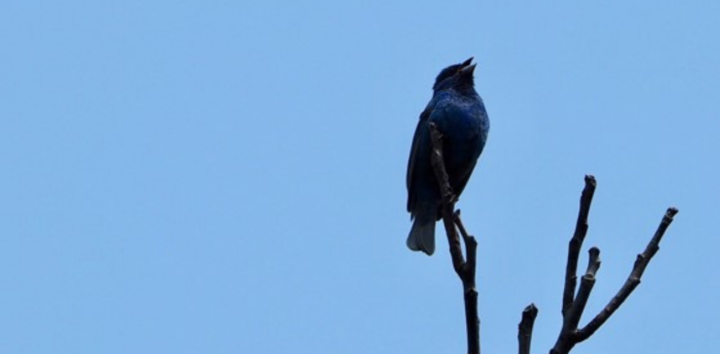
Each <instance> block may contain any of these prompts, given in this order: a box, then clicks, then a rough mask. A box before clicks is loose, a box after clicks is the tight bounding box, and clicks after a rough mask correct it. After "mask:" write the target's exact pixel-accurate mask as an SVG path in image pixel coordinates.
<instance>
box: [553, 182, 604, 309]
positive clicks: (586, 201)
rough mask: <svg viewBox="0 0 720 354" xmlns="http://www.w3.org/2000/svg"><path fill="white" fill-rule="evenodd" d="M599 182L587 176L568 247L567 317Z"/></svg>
mask: <svg viewBox="0 0 720 354" xmlns="http://www.w3.org/2000/svg"><path fill="white" fill-rule="evenodd" d="M596 186H597V181H595V177H593V176H592V175H585V188H584V189H583V191H582V196H581V197H580V211H579V212H578V218H577V223H576V224H575V233H574V234H573V237H572V239H570V243H569V245H568V262H567V268H566V269H565V290H564V291H563V302H562V303H563V305H562V314H563V316H565V314H566V312H567V311H568V310H569V309H570V306H572V302H573V299H574V298H573V296H574V294H575V286H576V285H577V265H578V258H579V256H580V249H581V248H582V244H583V241H584V240H585V235H587V231H588V214H589V213H590V204H591V203H592V199H593V195H594V194H595V187H596Z"/></svg>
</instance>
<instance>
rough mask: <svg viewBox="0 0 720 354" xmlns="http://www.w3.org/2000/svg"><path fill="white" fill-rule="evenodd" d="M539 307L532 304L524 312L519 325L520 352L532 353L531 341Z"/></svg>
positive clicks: (521, 353) (522, 353)
mask: <svg viewBox="0 0 720 354" xmlns="http://www.w3.org/2000/svg"><path fill="white" fill-rule="evenodd" d="M537 314H538V309H537V307H535V304H530V305H528V307H526V308H525V310H523V312H522V319H521V320H520V324H519V325H518V348H519V351H518V352H519V354H530V343H531V342H532V331H533V325H535V318H536V317H537Z"/></svg>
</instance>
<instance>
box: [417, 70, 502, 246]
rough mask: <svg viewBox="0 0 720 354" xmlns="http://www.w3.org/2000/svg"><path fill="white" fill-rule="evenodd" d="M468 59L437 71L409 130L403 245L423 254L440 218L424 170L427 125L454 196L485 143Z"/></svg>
mask: <svg viewBox="0 0 720 354" xmlns="http://www.w3.org/2000/svg"><path fill="white" fill-rule="evenodd" d="M472 60H473V58H470V59H468V60H466V61H465V62H463V63H461V64H455V65H451V66H448V67H447V68H445V69H443V70H442V71H441V72H440V74H439V75H438V76H437V78H436V79H435V85H433V97H432V99H431V100H430V103H428V105H427V107H425V110H424V111H423V112H422V113H421V114H420V121H419V122H418V125H417V128H415V136H414V137H413V143H412V148H411V150H410V159H409V161H408V170H407V189H408V201H407V210H408V212H410V217H411V220H412V219H414V220H415V221H414V222H413V225H412V229H411V230H410V235H408V238H407V246H408V248H410V249H411V250H413V251H423V252H425V253H426V254H428V255H432V254H433V252H435V222H436V221H437V220H439V219H440V217H441V215H440V202H441V195H440V188H439V186H438V182H437V179H436V178H435V172H434V171H433V169H432V166H431V165H430V152H431V150H432V148H431V142H430V129H429V124H430V123H431V122H432V123H434V124H435V125H436V127H437V129H438V131H439V132H440V133H442V135H443V140H442V142H443V158H444V161H445V169H446V170H447V174H448V177H449V182H450V187H451V188H452V192H453V193H454V194H455V196H460V193H462V191H463V189H464V188H465V185H466V184H467V182H468V180H469V179H470V175H471V174H472V172H473V169H474V168H475V164H476V163H477V160H478V158H479V157H480V153H482V150H483V148H484V147H485V142H486V141H487V136H488V131H489V129H490V121H489V120H488V115H487V112H486V111H485V105H484V104H483V101H482V98H480V96H479V95H478V94H477V92H476V91H475V82H474V78H473V73H474V71H475V65H476V64H471V63H472Z"/></svg>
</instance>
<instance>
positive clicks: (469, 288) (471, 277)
mask: <svg viewBox="0 0 720 354" xmlns="http://www.w3.org/2000/svg"><path fill="white" fill-rule="evenodd" d="M429 128H430V141H431V144H432V153H431V154H430V163H431V165H432V168H433V170H434V172H435V177H436V178H437V181H438V187H439V188H440V195H441V198H442V201H441V206H440V213H441V215H442V219H443V224H444V225H445V232H446V233H447V237H448V244H449V246H450V256H451V257H452V263H453V268H454V269H455V273H457V275H458V277H459V278H460V280H461V281H462V283H463V298H464V300H465V328H466V330H467V342H468V343H467V345H468V354H480V317H479V316H478V293H477V289H476V288H475V267H476V264H477V259H476V257H477V241H476V240H475V238H474V237H473V236H470V235H468V233H467V231H466V230H465V227H464V226H463V224H462V220H461V219H460V212H459V211H458V212H457V213H455V212H454V209H455V195H453V192H452V189H451V187H450V182H449V178H448V174H447V170H446V169H445V162H444V160H443V143H442V138H443V136H442V133H440V131H438V129H437V127H436V126H435V124H433V123H432V122H431V123H430V125H429ZM456 225H457V228H456ZM458 229H460V232H461V233H462V237H463V241H464V242H465V249H466V253H467V258H468V260H467V262H465V258H464V257H463V252H462V247H461V246H460V236H459V235H458Z"/></svg>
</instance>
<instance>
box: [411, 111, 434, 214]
mask: <svg viewBox="0 0 720 354" xmlns="http://www.w3.org/2000/svg"><path fill="white" fill-rule="evenodd" d="M432 111H433V109H432V107H431V106H430V105H428V107H427V108H425V110H424V111H423V112H422V113H420V119H419V120H418V124H417V127H415V135H414V136H413V142H412V147H411V148H410V158H409V160H408V169H407V177H406V181H405V183H406V184H407V190H408V201H407V211H408V212H412V206H413V205H414V204H415V193H414V190H415V188H414V185H413V173H414V172H415V160H416V158H417V151H418V148H419V146H420V140H421V138H422V134H423V127H424V126H425V124H427V121H428V120H429V119H430V114H431V113H432Z"/></svg>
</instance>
